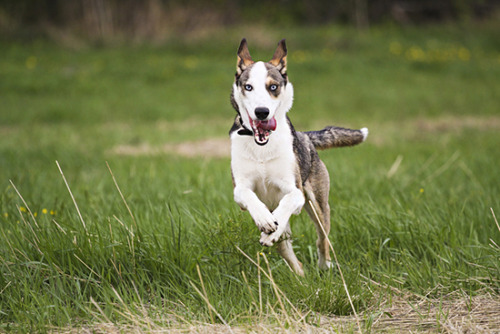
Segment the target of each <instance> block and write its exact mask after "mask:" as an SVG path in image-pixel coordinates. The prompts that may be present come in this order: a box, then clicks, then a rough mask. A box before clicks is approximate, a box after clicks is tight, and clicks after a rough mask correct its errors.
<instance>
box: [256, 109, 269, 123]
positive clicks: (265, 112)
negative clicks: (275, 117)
mask: <svg viewBox="0 0 500 334" xmlns="http://www.w3.org/2000/svg"><path fill="white" fill-rule="evenodd" d="M255 116H257V118H258V119H260V120H264V119H266V118H267V116H269V109H267V108H264V107H259V108H255Z"/></svg>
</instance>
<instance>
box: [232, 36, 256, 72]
mask: <svg viewBox="0 0 500 334" xmlns="http://www.w3.org/2000/svg"><path fill="white" fill-rule="evenodd" d="M253 63H254V61H253V60H252V56H250V51H248V45H247V39H246V38H243V39H242V40H241V43H240V47H239V48H238V59H237V62H236V74H237V76H240V75H241V73H242V72H243V71H244V70H245V69H246V68H247V67H248V66H250V65H251V64H253Z"/></svg>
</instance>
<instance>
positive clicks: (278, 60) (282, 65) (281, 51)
mask: <svg viewBox="0 0 500 334" xmlns="http://www.w3.org/2000/svg"><path fill="white" fill-rule="evenodd" d="M269 63H271V64H272V65H274V66H276V68H277V69H278V71H280V73H281V75H283V76H286V44H285V39H282V40H281V41H280V42H279V43H278V47H277V48H276V51H274V55H273V59H271V60H270V61H269Z"/></svg>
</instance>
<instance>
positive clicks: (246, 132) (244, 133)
mask: <svg viewBox="0 0 500 334" xmlns="http://www.w3.org/2000/svg"><path fill="white" fill-rule="evenodd" d="M238 118H239V119H238V121H239V123H240V125H241V127H242V129H239V130H238V132H237V133H238V134H239V135H240V136H253V131H252V130H250V129H249V128H247V127H246V126H245V125H244V124H243V122H242V119H241V116H239V117H238Z"/></svg>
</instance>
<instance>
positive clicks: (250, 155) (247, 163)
mask: <svg viewBox="0 0 500 334" xmlns="http://www.w3.org/2000/svg"><path fill="white" fill-rule="evenodd" d="M280 121H281V122H280ZM231 170H232V173H233V178H234V181H235V184H240V185H244V186H246V187H248V188H249V189H252V190H253V191H254V192H255V194H256V195H257V196H258V197H259V199H260V200H261V201H262V202H263V203H264V204H266V206H267V207H268V209H270V210H273V209H275V208H276V207H277V205H278V203H279V201H280V200H281V198H282V197H283V196H284V195H285V194H287V193H289V192H290V190H291V188H293V187H295V185H296V179H295V178H296V171H297V161H296V158H295V154H294V152H293V137H292V134H291V131H290V128H289V127H288V126H287V123H286V119H282V120H279V121H278V127H277V129H276V131H275V132H273V133H272V134H271V137H270V139H269V142H268V143H267V144H266V145H264V146H259V145H257V144H256V143H255V141H254V139H253V136H240V135H238V134H237V133H236V132H234V133H233V134H232V136H231Z"/></svg>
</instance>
